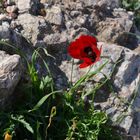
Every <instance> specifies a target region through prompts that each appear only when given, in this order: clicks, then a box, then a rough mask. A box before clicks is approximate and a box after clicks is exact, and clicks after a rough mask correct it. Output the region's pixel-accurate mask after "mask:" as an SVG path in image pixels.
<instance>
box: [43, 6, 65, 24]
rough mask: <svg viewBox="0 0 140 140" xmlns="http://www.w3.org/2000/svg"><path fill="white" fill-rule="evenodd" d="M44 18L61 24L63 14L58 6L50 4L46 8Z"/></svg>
mask: <svg viewBox="0 0 140 140" xmlns="http://www.w3.org/2000/svg"><path fill="white" fill-rule="evenodd" d="M45 19H46V20H47V21H49V22H50V23H53V24H56V25H61V24H62V21H63V15H62V11H61V8H60V6H58V5H57V6H52V7H51V8H49V9H46V17H45Z"/></svg>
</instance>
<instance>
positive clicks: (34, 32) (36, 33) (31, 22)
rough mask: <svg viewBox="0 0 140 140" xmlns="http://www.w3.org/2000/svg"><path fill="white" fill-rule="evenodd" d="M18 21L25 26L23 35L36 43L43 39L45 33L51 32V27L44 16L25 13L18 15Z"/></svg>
mask: <svg viewBox="0 0 140 140" xmlns="http://www.w3.org/2000/svg"><path fill="white" fill-rule="evenodd" d="M18 22H19V24H20V25H22V27H23V30H22V32H21V33H22V35H23V36H24V37H25V38H26V39H27V40H30V41H31V42H32V43H33V44H34V45H35V44H36V42H37V41H38V40H42V39H43V38H44V35H45V34H47V33H51V27H50V25H49V24H47V23H46V21H45V20H44V18H41V17H35V16H33V15H30V14H26V13H25V14H22V15H20V16H18Z"/></svg>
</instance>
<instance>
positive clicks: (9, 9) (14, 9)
mask: <svg viewBox="0 0 140 140" xmlns="http://www.w3.org/2000/svg"><path fill="white" fill-rule="evenodd" d="M17 11H18V8H17V6H15V5H12V6H7V7H6V12H7V13H16V12H17Z"/></svg>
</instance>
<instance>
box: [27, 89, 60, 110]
mask: <svg viewBox="0 0 140 140" xmlns="http://www.w3.org/2000/svg"><path fill="white" fill-rule="evenodd" d="M60 92H62V91H54V92H51V93H50V94H47V95H45V96H44V97H42V98H41V99H40V100H39V102H38V103H37V104H36V105H35V106H34V107H33V109H32V110H29V111H28V112H32V111H35V110H38V109H39V108H40V107H41V106H42V105H43V103H44V102H45V101H46V100H47V99H48V98H49V97H50V96H51V95H53V94H56V93H60Z"/></svg>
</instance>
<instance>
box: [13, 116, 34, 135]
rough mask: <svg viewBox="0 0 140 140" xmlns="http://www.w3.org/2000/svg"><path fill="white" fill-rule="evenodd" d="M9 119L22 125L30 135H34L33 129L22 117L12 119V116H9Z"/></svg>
mask: <svg viewBox="0 0 140 140" xmlns="http://www.w3.org/2000/svg"><path fill="white" fill-rule="evenodd" d="M11 119H12V120H14V121H17V122H19V123H21V124H23V126H24V127H25V128H26V129H27V130H28V131H29V132H31V133H32V134H34V130H33V128H32V127H31V126H30V124H29V123H28V122H26V121H25V119H24V116H22V115H17V116H16V117H14V116H13V115H11Z"/></svg>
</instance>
